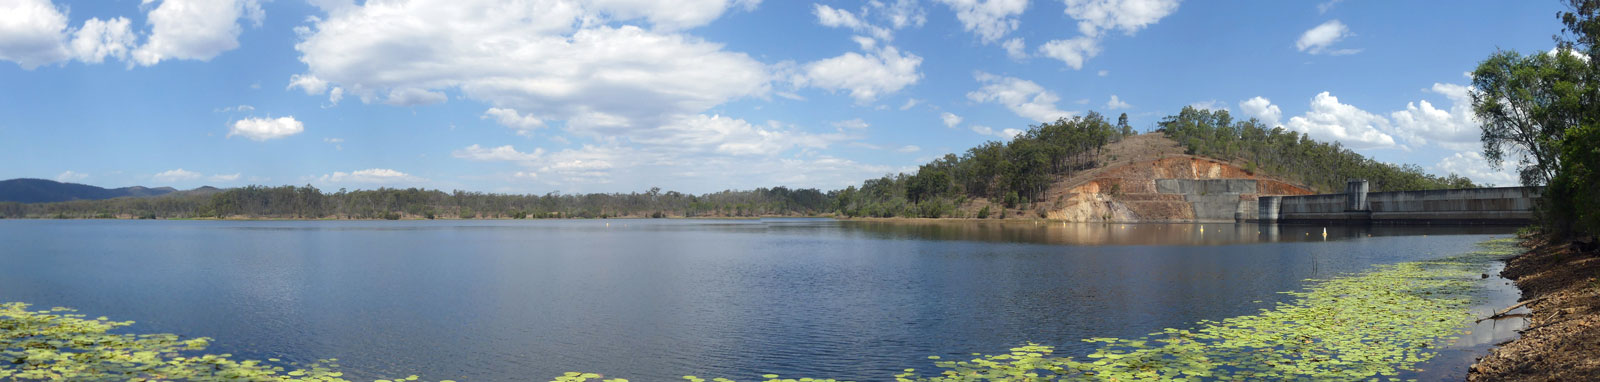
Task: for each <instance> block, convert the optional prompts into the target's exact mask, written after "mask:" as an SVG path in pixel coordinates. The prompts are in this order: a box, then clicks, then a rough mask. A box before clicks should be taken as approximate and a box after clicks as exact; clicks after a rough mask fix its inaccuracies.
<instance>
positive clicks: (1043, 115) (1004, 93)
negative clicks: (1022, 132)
mask: <svg viewBox="0 0 1600 382" xmlns="http://www.w3.org/2000/svg"><path fill="white" fill-rule="evenodd" d="M974 77H976V78H977V80H978V82H979V83H981V84H983V87H981V88H978V90H975V91H972V92H969V93H967V99H970V100H972V101H973V102H985V103H997V104H1000V105H1002V106H1005V107H1006V108H1007V109H1010V110H1011V112H1013V113H1016V114H1017V115H1019V116H1022V117H1023V118H1027V119H1031V120H1034V121H1036V122H1050V121H1055V120H1056V119H1059V118H1065V117H1070V116H1072V114H1073V113H1072V112H1067V111H1062V110H1061V109H1057V108H1056V102H1057V101H1060V100H1061V97H1057V96H1056V95H1055V93H1052V92H1050V91H1048V90H1045V89H1044V87H1043V86H1039V84H1037V83H1034V82H1033V81H1028V80H1024V79H1020V78H1015V77H1003V76H998V75H994V74H989V73H984V72H978V73H977V74H975V75H974ZM974 128H976V127H974Z"/></svg>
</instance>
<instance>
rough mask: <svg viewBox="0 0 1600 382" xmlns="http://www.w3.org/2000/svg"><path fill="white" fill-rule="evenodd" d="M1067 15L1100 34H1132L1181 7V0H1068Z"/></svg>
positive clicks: (1086, 33) (1089, 31)
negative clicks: (1113, 32) (1179, 1)
mask: <svg viewBox="0 0 1600 382" xmlns="http://www.w3.org/2000/svg"><path fill="white" fill-rule="evenodd" d="M1065 2H1066V5H1067V8H1066V10H1065V12H1066V14H1067V16H1069V17H1072V18H1073V19H1074V20H1078V32H1079V33H1083V35H1084V36H1089V37H1100V34H1102V33H1104V32H1106V31H1112V30H1120V31H1122V33H1125V34H1127V35H1129V36H1132V35H1133V34H1134V33H1135V32H1138V31H1139V30H1140V29H1144V28H1145V27H1148V26H1150V25H1154V24H1155V23H1156V22H1158V21H1161V19H1162V18H1164V17H1167V15H1170V14H1172V12H1176V11H1177V10H1178V0H1065Z"/></svg>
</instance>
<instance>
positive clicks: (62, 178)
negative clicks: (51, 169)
mask: <svg viewBox="0 0 1600 382" xmlns="http://www.w3.org/2000/svg"><path fill="white" fill-rule="evenodd" d="M84 179H89V174H85V173H81V172H74V171H71V170H68V171H66V172H62V173H61V175H56V181H57V182H62V183H72V182H78V181H81V180H84Z"/></svg>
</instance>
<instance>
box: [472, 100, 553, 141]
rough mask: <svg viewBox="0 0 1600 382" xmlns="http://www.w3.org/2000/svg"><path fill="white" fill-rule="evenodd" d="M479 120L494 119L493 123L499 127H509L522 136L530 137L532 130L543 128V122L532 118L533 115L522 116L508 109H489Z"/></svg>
mask: <svg viewBox="0 0 1600 382" xmlns="http://www.w3.org/2000/svg"><path fill="white" fill-rule="evenodd" d="M480 118H484V119H488V118H494V121H495V123H499V124H500V126H505V127H509V128H511V129H512V130H516V131H517V135H524V136H526V135H532V134H533V130H536V129H539V128H543V127H544V126H545V125H544V121H542V120H540V119H539V118H537V117H534V116H533V115H522V114H520V113H517V111H516V110H515V109H509V108H500V107H491V108H489V110H487V111H484V112H483V116H482V117H480Z"/></svg>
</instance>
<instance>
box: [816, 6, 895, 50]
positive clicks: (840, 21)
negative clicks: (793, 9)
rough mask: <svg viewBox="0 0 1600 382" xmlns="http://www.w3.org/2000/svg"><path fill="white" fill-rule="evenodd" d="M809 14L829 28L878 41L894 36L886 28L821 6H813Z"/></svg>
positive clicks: (843, 11) (847, 12) (832, 8)
mask: <svg viewBox="0 0 1600 382" xmlns="http://www.w3.org/2000/svg"><path fill="white" fill-rule="evenodd" d="M811 13H812V14H814V15H816V16H817V23H820V24H822V25H823V26H826V27H831V28H845V29H850V30H854V31H856V32H859V33H866V34H868V35H871V36H872V37H875V38H877V39H880V40H884V41H888V40H893V39H894V35H892V34H890V33H889V29H888V28H884V27H880V26H876V25H872V24H870V23H868V22H867V21H866V20H862V19H861V18H860V17H857V16H856V15H855V14H854V13H850V11H846V10H843V9H838V8H834V7H830V6H826V5H822V4H813V5H812V10H811Z"/></svg>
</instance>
